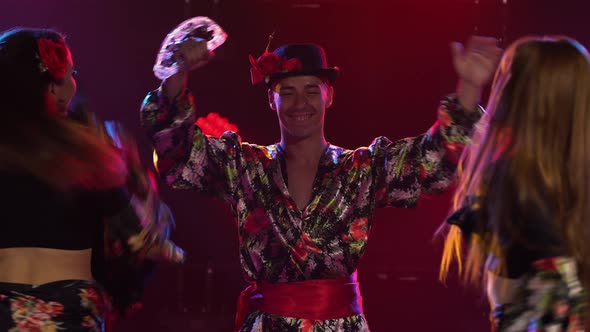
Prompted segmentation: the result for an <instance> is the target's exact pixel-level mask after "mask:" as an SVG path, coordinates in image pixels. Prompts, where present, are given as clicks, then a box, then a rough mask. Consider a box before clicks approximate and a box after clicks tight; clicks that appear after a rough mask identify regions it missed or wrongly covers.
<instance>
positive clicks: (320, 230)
mask: <svg viewBox="0 0 590 332" xmlns="http://www.w3.org/2000/svg"><path fill="white" fill-rule="evenodd" d="M481 114H482V112H481V111H473V112H466V111H465V110H463V109H462V108H461V107H460V105H459V103H458V100H457V99H456V97H454V96H448V97H446V98H444V99H443V100H442V101H441V104H440V107H439V109H438V121H437V122H436V123H435V124H434V125H433V126H432V127H431V128H430V129H429V130H428V131H427V132H426V133H424V134H422V135H420V136H417V137H414V138H406V139H402V140H399V141H395V142H393V141H390V140H389V139H387V138H385V137H379V138H377V139H375V140H374V142H373V143H372V144H371V145H370V146H368V147H361V148H358V149H355V150H348V149H344V148H341V147H338V146H335V145H329V146H328V147H327V149H326V150H325V152H324V154H323V156H322V157H321V159H320V161H319V164H318V168H317V173H316V176H315V180H314V184H313V190H312V196H311V201H310V203H309V204H308V205H307V206H305V207H298V206H296V205H295V202H294V200H293V198H292V197H291V196H290V195H289V191H288V180H289V179H288V175H287V173H286V166H285V156H284V151H283V150H282V149H281V148H280V146H279V145H278V144H274V145H269V146H261V145H256V144H249V143H243V142H241V139H240V137H238V136H237V135H236V134H235V133H233V132H225V133H224V134H223V135H222V136H221V137H220V138H215V137H211V136H206V135H204V134H203V133H202V131H201V129H200V128H199V127H198V126H197V125H195V111H194V100H193V97H192V96H191V95H190V93H189V92H188V91H185V92H183V93H182V94H181V95H180V96H179V97H177V98H176V99H175V100H173V101H171V100H168V99H167V98H166V97H165V96H164V95H163V94H162V93H161V91H160V90H156V91H152V92H150V93H149V94H148V95H147V97H146V99H145V101H144V103H143V106H142V109H141V122H142V126H143V127H144V129H145V130H146V131H147V133H148V135H149V137H150V138H151V140H152V142H153V144H154V146H155V150H156V152H157V156H158V169H159V172H160V174H161V176H162V177H163V178H164V179H165V180H166V182H167V183H168V184H169V185H171V186H172V187H173V188H179V189H188V188H194V189H196V190H199V191H201V192H203V193H208V194H211V195H216V196H218V197H220V198H221V199H223V200H224V201H226V202H227V203H228V204H229V205H230V206H231V208H232V210H233V213H234V215H235V218H236V222H237V226H238V232H239V242H240V260H241V265H242V268H243V272H244V274H245V277H246V279H247V280H249V281H260V280H264V281H266V282H270V283H287V282H295V281H305V280H311V279H331V278H343V277H347V276H349V275H351V274H352V273H354V272H355V271H356V268H357V265H358V262H359V259H360V258H361V256H362V255H363V252H364V250H365V246H366V243H367V240H368V236H369V233H370V230H371V224H372V221H373V210H374V209H375V208H376V207H385V206H395V207H415V206H416V205H417V203H418V201H419V199H420V196H421V195H422V194H425V193H438V192H440V191H442V190H444V189H446V188H448V187H449V185H450V184H451V183H452V181H453V179H454V174H455V169H456V162H457V160H458V158H459V156H460V154H461V152H462V150H463V147H464V145H465V143H467V142H468V140H469V135H470V134H471V131H472V128H473V125H474V123H475V122H477V121H478V119H479V118H480V116H481ZM240 331H297V332H299V331H348V332H355V331H368V325H367V322H366V321H365V318H364V316H363V315H362V314H359V315H354V316H351V317H342V318H338V319H331V320H325V321H310V320H307V319H301V318H294V317H283V316H278V315H271V314H268V313H264V312H259V311H256V310H254V311H252V312H250V313H249V315H248V316H247V317H246V320H245V322H244V323H243V325H242V326H241V327H240Z"/></svg>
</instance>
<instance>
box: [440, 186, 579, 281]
mask: <svg viewBox="0 0 590 332" xmlns="http://www.w3.org/2000/svg"><path fill="white" fill-rule="evenodd" d="M513 189H514V190H512V191H509V192H510V194H509V196H508V197H504V198H503V201H504V202H505V204H507V205H510V206H511V209H512V211H513V213H512V218H513V220H524V221H526V222H524V223H523V224H522V225H523V226H521V227H522V228H521V229H519V231H520V234H521V237H522V239H520V240H518V241H515V240H511V239H509V238H508V236H507V234H506V232H505V231H503V230H502V229H500V230H499V239H500V245H501V246H502V247H503V250H504V253H505V255H506V257H505V260H506V272H505V273H504V276H505V277H508V278H514V279H517V278H519V277H521V276H522V275H524V274H525V273H527V272H529V271H530V270H531V268H532V265H531V264H532V263H533V262H534V261H536V260H539V259H543V258H549V257H555V256H564V255H568V254H567V248H566V243H565V240H564V239H563V236H562V235H561V234H560V231H559V230H557V229H556V226H555V225H554V221H553V220H552V219H553V218H555V216H553V214H552V212H551V211H549V209H548V207H547V206H548V205H547V206H533V204H528V205H527V206H520V205H519V204H518V203H517V201H518V198H517V195H518V191H517V190H516V188H513ZM485 199H486V198H485V197H480V198H478V199H477V201H476V199H474V198H473V197H470V202H469V203H468V204H466V205H465V206H463V207H462V208H460V209H459V210H457V211H455V212H454V213H453V214H451V215H450V216H449V217H448V218H447V222H448V223H449V224H453V225H457V226H459V228H461V232H462V233H463V235H464V236H467V237H469V236H470V235H471V234H472V233H478V234H480V235H483V234H481V233H484V232H491V231H492V229H494V226H492V225H482V224H483V223H482V220H484V218H483V215H482V213H489V214H493V213H494V211H486V212H484V211H482V210H481V209H480V208H479V207H480V206H482V205H485V203H484V202H483V200H485Z"/></svg>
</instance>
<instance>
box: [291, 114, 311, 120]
mask: <svg viewBox="0 0 590 332" xmlns="http://www.w3.org/2000/svg"><path fill="white" fill-rule="evenodd" d="M309 118H311V114H305V115H294V116H293V119H295V120H297V121H304V120H307V119H309Z"/></svg>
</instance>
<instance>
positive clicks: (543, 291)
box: [492, 257, 588, 332]
mask: <svg viewBox="0 0 590 332" xmlns="http://www.w3.org/2000/svg"><path fill="white" fill-rule="evenodd" d="M586 299H587V298H586V292H585V290H584V289H583V288H582V285H581V283H580V281H579V279H578V274H577V270H576V262H575V260H574V259H572V258H570V257H552V258H547V259H542V260H539V261H536V262H534V263H533V270H532V271H531V272H530V273H529V274H527V275H526V276H525V282H524V286H523V287H522V288H521V289H520V290H519V293H518V294H517V297H516V300H515V301H514V303H510V304H504V305H501V306H498V307H497V308H496V309H495V310H494V311H493V313H492V331H493V332H584V331H586V328H585V327H584V322H585V320H586V313H587V310H588V307H587V305H588V304H587V303H586Z"/></svg>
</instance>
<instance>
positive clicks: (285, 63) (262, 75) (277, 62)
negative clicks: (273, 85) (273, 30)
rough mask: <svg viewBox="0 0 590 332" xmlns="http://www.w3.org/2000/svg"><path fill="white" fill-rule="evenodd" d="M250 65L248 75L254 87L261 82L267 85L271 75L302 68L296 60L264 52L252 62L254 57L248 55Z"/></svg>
mask: <svg viewBox="0 0 590 332" xmlns="http://www.w3.org/2000/svg"><path fill="white" fill-rule="evenodd" d="M250 64H251V65H252V68H251V69H250V74H251V76H252V84H254V85H256V84H258V83H260V82H262V81H264V83H268V82H269V81H270V75H272V74H277V73H288V72H292V71H297V70H300V69H301V67H302V66H303V65H302V64H301V61H300V60H299V59H297V58H293V59H288V60H287V59H286V58H284V57H279V56H278V55H276V54H275V53H271V52H265V53H264V54H262V55H261V56H260V57H259V58H258V60H254V57H252V56H251V55H250Z"/></svg>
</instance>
